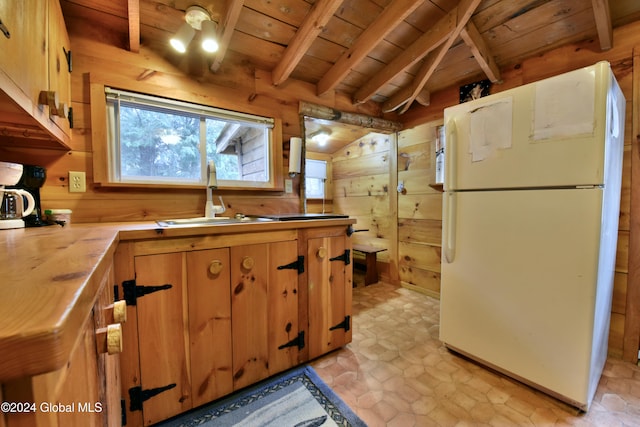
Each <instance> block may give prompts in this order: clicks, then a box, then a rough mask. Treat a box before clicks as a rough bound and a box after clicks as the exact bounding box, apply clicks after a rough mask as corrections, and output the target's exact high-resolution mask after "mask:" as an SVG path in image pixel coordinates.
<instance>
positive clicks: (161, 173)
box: [105, 88, 274, 187]
mask: <svg viewBox="0 0 640 427" xmlns="http://www.w3.org/2000/svg"><path fill="white" fill-rule="evenodd" d="M105 93H106V101H107V138H108V146H109V156H108V158H109V167H108V174H109V182H112V183H113V182H115V183H129V184H174V185H204V184H206V179H207V177H206V172H207V167H206V165H207V162H208V161H209V160H214V161H215V164H216V172H217V178H218V185H219V186H220V187H224V186H229V187H265V186H268V185H267V184H268V183H269V182H270V181H271V180H272V178H271V177H272V173H271V172H272V171H271V161H270V149H269V148H270V146H271V141H272V138H273V135H272V134H273V127H274V120H273V119H271V118H265V117H259V116H254V115H250V114H243V113H237V112H233V111H227V110H222V109H217V108H212V107H206V106H201V105H196V104H190V103H186V102H181V101H174V100H168V99H164V98H159V97H154V96H148V95H140V94H136V93H132V92H124V91H120V90H115V89H110V88H105Z"/></svg>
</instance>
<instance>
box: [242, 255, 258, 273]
mask: <svg viewBox="0 0 640 427" xmlns="http://www.w3.org/2000/svg"><path fill="white" fill-rule="evenodd" d="M254 265H255V261H254V260H253V258H251V257H250V256H246V257H244V258H242V268H244V269H245V270H251V269H252V268H253V266H254Z"/></svg>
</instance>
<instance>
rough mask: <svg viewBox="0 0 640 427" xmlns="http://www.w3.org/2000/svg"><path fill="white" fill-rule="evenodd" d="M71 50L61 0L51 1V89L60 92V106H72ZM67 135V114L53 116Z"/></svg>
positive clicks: (69, 131)
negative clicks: (67, 53) (69, 55)
mask: <svg viewBox="0 0 640 427" xmlns="http://www.w3.org/2000/svg"><path fill="white" fill-rule="evenodd" d="M70 50H71V43H70V42H69V35H68V33H67V28H66V26H65V24H64V17H63V16H62V9H61V8H60V2H59V0H50V2H49V90H50V91H54V92H56V93H57V94H58V106H59V107H60V106H61V105H65V106H66V108H67V109H68V108H69V107H71V74H70V72H69V65H68V63H67V58H66V53H65V52H69V51H70ZM51 120H53V121H54V122H55V124H56V126H58V127H59V128H60V130H62V131H63V132H64V133H65V134H66V135H69V134H70V133H71V130H70V128H69V120H68V118H67V117H66V116H64V117H60V116H59V115H55V116H51Z"/></svg>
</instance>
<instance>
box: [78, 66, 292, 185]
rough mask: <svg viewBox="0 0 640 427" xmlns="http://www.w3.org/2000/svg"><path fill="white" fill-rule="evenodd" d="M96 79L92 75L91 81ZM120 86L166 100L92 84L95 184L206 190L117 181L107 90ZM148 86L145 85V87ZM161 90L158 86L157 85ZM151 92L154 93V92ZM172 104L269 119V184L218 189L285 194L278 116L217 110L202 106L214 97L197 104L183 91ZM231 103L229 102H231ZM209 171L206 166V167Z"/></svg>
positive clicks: (226, 182) (224, 107) (231, 182)
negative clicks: (109, 123)
mask: <svg viewBox="0 0 640 427" xmlns="http://www.w3.org/2000/svg"><path fill="white" fill-rule="evenodd" d="M91 79H92V76H91V75H90V80H91ZM115 86H120V87H118V89H117V90H119V91H123V92H132V93H136V94H139V93H140V92H141V91H144V92H145V93H144V95H142V94H141V96H150V97H157V98H164V99H167V98H165V97H163V96H162V95H159V94H157V93H154V90H153V89H151V88H150V87H144V88H143V87H140V88H138V89H137V90H132V89H130V88H126V87H124V88H123V87H122V86H121V85H114V84H106V83H103V82H95V81H90V102H91V136H92V138H91V144H92V148H93V169H94V170H93V173H94V177H93V178H94V183H95V184H97V185H100V186H105V187H133V188H135V187H147V188H204V187H205V185H206V183H205V182H189V183H177V182H175V181H171V182H167V181H164V180H157V181H154V182H148V181H144V182H142V181H141V182H121V181H118V180H116V179H114V177H113V174H112V166H111V162H112V161H113V152H112V151H111V150H112V149H113V148H112V147H111V144H110V143H109V141H108V140H107V136H108V131H107V126H108V123H107V99H106V94H105V89H106V88H108V87H115ZM141 86H145V85H141ZM153 88H155V89H156V90H157V86H153ZM150 89H151V90H150ZM174 95H175V98H171V99H170V101H169V102H175V103H178V104H187V105H189V106H192V107H193V108H194V109H198V108H203V109H210V110H215V111H217V112H220V113H221V114H222V115H224V114H229V115H230V117H232V116H233V115H236V116H235V117H243V116H246V117H255V116H260V117H262V118H266V119H269V120H271V121H272V122H273V127H272V128H271V131H270V138H268V141H267V144H268V160H267V164H268V172H269V174H268V175H269V176H268V180H267V181H265V182H258V181H240V180H218V189H233V190H266V191H283V189H284V178H283V173H282V143H281V141H282V121H281V119H279V118H276V117H268V116H267V115H265V114H264V111H259V110H254V111H246V112H245V111H242V112H237V110H238V108H237V107H238V106H237V105H233V106H235V107H236V108H235V109H231V108H229V107H233V106H232V105H222V106H217V107H209V106H206V105H203V104H201V102H202V101H203V99H204V100H207V101H210V102H211V104H213V99H212V98H211V97H210V96H206V95H200V96H197V101H198V102H199V103H195V102H194V101H196V99H193V98H194V95H192V94H191V92H189V91H187V92H183V91H181V90H179V89H176V90H173V91H172V96H174ZM227 104H228V103H227ZM201 162H203V165H206V159H201ZM205 170H206V166H205Z"/></svg>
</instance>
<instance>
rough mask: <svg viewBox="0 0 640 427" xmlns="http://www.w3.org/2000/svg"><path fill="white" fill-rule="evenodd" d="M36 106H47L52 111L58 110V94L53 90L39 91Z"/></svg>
mask: <svg viewBox="0 0 640 427" xmlns="http://www.w3.org/2000/svg"><path fill="white" fill-rule="evenodd" d="M38 104H40V105H48V106H49V107H50V108H53V109H54V110H55V109H57V108H58V93H57V92H56V91H54V90H41V91H40V94H39V95H38Z"/></svg>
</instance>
